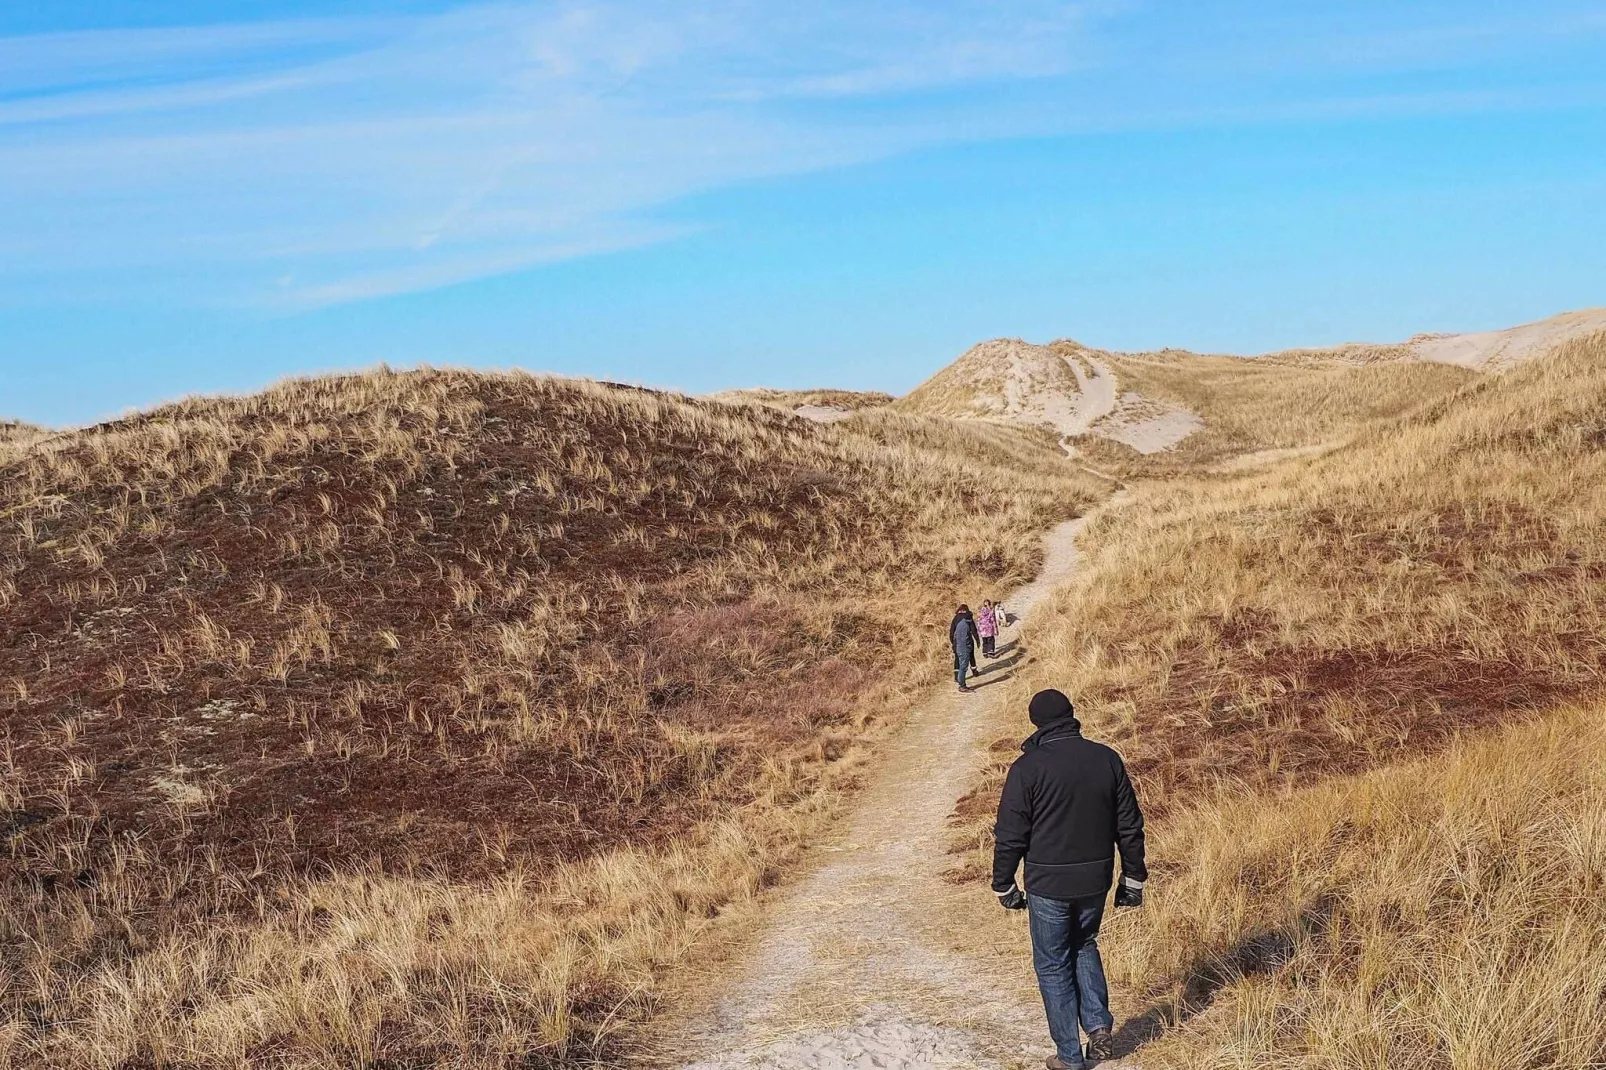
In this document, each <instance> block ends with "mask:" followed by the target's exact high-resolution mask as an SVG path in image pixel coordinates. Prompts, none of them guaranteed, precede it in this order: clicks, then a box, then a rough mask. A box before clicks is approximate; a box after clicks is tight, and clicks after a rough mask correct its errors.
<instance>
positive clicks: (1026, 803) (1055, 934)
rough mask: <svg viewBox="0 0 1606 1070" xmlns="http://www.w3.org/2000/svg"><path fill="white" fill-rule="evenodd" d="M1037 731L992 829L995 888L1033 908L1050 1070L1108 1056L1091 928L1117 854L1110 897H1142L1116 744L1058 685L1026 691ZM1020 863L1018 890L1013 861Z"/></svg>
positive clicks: (1128, 787)
mask: <svg viewBox="0 0 1606 1070" xmlns="http://www.w3.org/2000/svg"><path fill="white" fill-rule="evenodd" d="M1030 709H1031V718H1032V724H1034V725H1036V726H1037V731H1036V732H1034V733H1032V735H1031V736H1030V737H1029V738H1028V739H1027V740H1026V742H1025V743H1024V744H1022V746H1021V751H1022V752H1023V753H1022V754H1021V756H1020V757H1019V758H1016V759H1015V764H1014V765H1012V766H1010V767H1009V776H1008V778H1007V779H1006V780H1005V781H1004V792H1003V796H1002V797H1001V798H1000V799H999V801H998V824H997V825H996V826H995V828H994V830H993V831H994V836H995V839H996V845H995V846H994V848H993V891H994V892H995V893H997V895H998V900H999V902H1000V903H1001V904H1002V905H1003V906H1004V907H1005V909H1008V910H1023V909H1027V908H1030V910H1031V923H1030V927H1031V933H1032V965H1033V966H1034V967H1035V968H1036V970H1037V986H1038V988H1039V990H1041V992H1042V994H1043V1009H1044V1010H1045V1011H1046V1012H1047V1013H1048V1031H1049V1035H1050V1036H1052V1037H1053V1038H1054V1047H1055V1055H1054V1056H1053V1057H1051V1058H1050V1059H1049V1060H1048V1066H1049V1070H1066V1068H1069V1070H1077V1068H1079V1067H1082V1066H1085V1065H1086V1063H1085V1062H1084V1060H1083V1055H1082V1043H1081V1035H1080V1034H1079V1033H1078V1032H1077V1026H1078V1025H1079V1024H1080V1026H1081V1027H1082V1028H1083V1029H1085V1030H1086V1031H1087V1058H1088V1059H1092V1060H1095V1061H1096V1060H1100V1059H1108V1058H1110V1057H1111V1056H1112V1055H1113V1050H1112V1047H1113V1044H1112V1038H1111V1034H1110V1029H1111V1028H1112V1027H1113V1026H1114V1025H1115V1019H1114V1018H1112V1017H1111V1016H1110V993H1109V986H1108V985H1107V984H1106V983H1105V980H1104V962H1103V960H1102V959H1100V958H1099V948H1098V943H1097V937H1098V933H1099V923H1100V922H1101V921H1102V920H1103V918H1104V895H1105V893H1106V892H1108V891H1109V890H1110V883H1111V880H1112V878H1113V877H1114V875H1115V855H1116V853H1117V851H1119V853H1120V855H1121V885H1120V887H1119V888H1117V889H1116V892H1115V905H1116V906H1118V907H1135V906H1142V905H1143V882H1144V880H1146V879H1147V878H1148V870H1147V869H1146V868H1145V867H1144V864H1143V811H1142V810H1140V809H1139V808H1138V797H1137V795H1136V793H1134V792H1133V790H1132V781H1131V780H1129V779H1128V778H1127V775H1126V766H1125V765H1124V764H1123V763H1122V762H1121V757H1120V755H1118V754H1116V753H1115V752H1114V751H1113V750H1111V749H1110V748H1109V747H1106V746H1104V745H1103V744H1102V743H1094V742H1093V741H1092V740H1088V739H1083V738H1082V725H1081V722H1079V721H1077V719H1076V711H1075V710H1074V709H1073V708H1072V706H1071V700H1070V699H1068V698H1066V697H1065V696H1064V695H1063V694H1061V693H1060V692H1058V691H1039V692H1038V693H1037V694H1036V695H1034V696H1032V702H1031V708H1030ZM1023 859H1024V860H1025V862H1026V892H1025V894H1022V893H1021V890H1020V889H1019V888H1018V887H1017V886H1016V884H1015V870H1016V868H1017V867H1019V866H1020V864H1021V861H1022V860H1023Z"/></svg>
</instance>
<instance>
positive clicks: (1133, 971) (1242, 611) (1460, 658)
mask: <svg viewBox="0 0 1606 1070" xmlns="http://www.w3.org/2000/svg"><path fill="white" fill-rule="evenodd" d="M1380 372H1381V373H1385V374H1386V375H1388V376H1389V377H1390V378H1387V379H1379V378H1376V377H1375V376H1376V375H1377V373H1380ZM1348 374H1351V375H1356V376H1369V377H1371V378H1369V379H1359V378H1357V379H1354V380H1351V382H1350V384H1349V385H1348V386H1345V387H1343V389H1344V390H1346V391H1350V392H1351V394H1352V395H1353V394H1354V392H1355V388H1356V387H1357V385H1358V384H1363V383H1370V384H1371V385H1370V386H1367V387H1366V389H1368V390H1370V389H1373V388H1378V389H1384V390H1393V391H1406V390H1407V389H1408V388H1410V387H1411V386H1412V384H1413V383H1415V384H1416V385H1417V386H1420V385H1421V384H1420V383H1416V381H1415V380H1413V379H1412V378H1411V376H1410V375H1408V374H1406V370H1405V369H1387V368H1366V369H1361V370H1359V371H1352V372H1350V373H1348ZM1202 397H1203V395H1201V398H1202ZM1419 397H1420V395H1419V394H1418V395H1415V396H1414V397H1409V396H1408V397H1402V398H1401V399H1400V401H1399V403H1398V404H1399V406H1400V408H1401V409H1404V410H1406V411H1407V415H1404V416H1401V417H1399V418H1396V419H1394V420H1386V419H1382V418H1381V415H1374V416H1367V418H1366V419H1365V420H1363V421H1362V422H1361V425H1360V430H1359V432H1358V434H1357V435H1356V437H1355V438H1354V440H1353V441H1351V442H1350V443H1349V444H1348V445H1345V446H1342V447H1341V448H1336V449H1333V450H1331V451H1329V452H1325V453H1323V454H1322V455H1320V456H1317V457H1309V458H1305V459H1296V460H1292V461H1288V462H1286V463H1283V464H1281V465H1277V466H1274V467H1271V468H1267V469H1264V470H1261V471H1259V472H1257V473H1255V474H1250V475H1239V476H1224V475H1215V476H1199V477H1194V478H1179V479H1176V480H1174V481H1172V482H1169V483H1167V484H1165V485H1158V486H1157V485H1150V486H1149V487H1147V488H1145V489H1144V491H1143V492H1141V493H1139V494H1138V495H1136V496H1135V497H1134V499H1133V501H1132V503H1131V504H1130V505H1129V506H1127V507H1125V508H1121V509H1119V510H1117V511H1114V512H1111V513H1107V514H1105V515H1104V516H1103V517H1101V518H1100V520H1099V521H1098V522H1097V523H1096V524H1095V525H1094V527H1093V529H1092V530H1091V531H1090V533H1089V535H1090V537H1089V539H1088V542H1087V545H1088V547H1089V549H1090V551H1091V560H1090V568H1089V571H1088V576H1089V579H1088V582H1086V583H1085V584H1083V585H1080V586H1078V587H1076V588H1074V589H1072V590H1067V591H1064V592H1061V594H1060V595H1059V597H1058V599H1057V601H1056V602H1055V604H1054V605H1053V606H1052V608H1051V609H1050V611H1049V612H1048V614H1047V615H1046V616H1045V617H1044V618H1040V619H1043V620H1046V623H1044V624H1040V625H1038V626H1037V627H1036V628H1035V629H1034V631H1033V634H1032V635H1031V636H1030V637H1029V638H1030V642H1031V643H1032V645H1033V649H1034V653H1035V654H1037V655H1038V658H1037V661H1036V663H1035V665H1033V666H1031V667H1029V668H1028V669H1027V671H1026V672H1024V673H1023V674H1022V675H1021V677H1020V678H1019V679H1018V680H1017V681H1016V683H1015V685H1014V688H1015V690H1014V692H1013V693H1012V695H1011V696H1010V703H1011V705H1012V706H1013V707H1014V708H1016V709H1022V708H1024V705H1025V701H1026V698H1027V697H1028V696H1029V694H1030V693H1031V692H1032V691H1033V690H1035V689H1036V688H1039V687H1044V686H1058V687H1061V688H1063V689H1064V690H1066V691H1067V692H1068V693H1069V694H1071V695H1072V696H1074V697H1075V698H1076V699H1077V700H1078V703H1079V706H1080V708H1081V710H1082V712H1083V714H1084V720H1085V721H1086V722H1087V723H1088V726H1089V732H1090V734H1092V735H1094V736H1095V737H1096V738H1100V739H1104V740H1106V741H1108V742H1111V743H1112V744H1114V745H1115V746H1116V747H1117V748H1119V749H1120V750H1121V751H1122V752H1123V754H1124V755H1125V757H1126V759H1127V761H1128V763H1129V765H1130V767H1131V768H1132V770H1133V772H1134V774H1135V776H1136V778H1137V780H1138V782H1139V790H1140V794H1141V795H1142V797H1143V800H1144V802H1145V804H1146V807H1147V809H1148V810H1149V812H1150V814H1151V816H1153V817H1155V818H1157V819H1158V821H1157V822H1156V828H1155V855H1156V858H1157V860H1158V862H1157V865H1156V867H1155V870H1156V874H1157V878H1158V879H1157V880H1156V881H1155V887H1154V893H1153V895H1152V897H1151V899H1152V903H1151V904H1150V906H1148V907H1146V908H1145V910H1144V911H1143V912H1142V913H1141V914H1139V915H1138V916H1136V917H1132V918H1125V919H1122V920H1121V921H1119V922H1118V924H1117V925H1116V927H1114V928H1112V931H1111V935H1110V939H1109V940H1108V942H1107V953H1108V954H1110V955H1111V956H1112V960H1113V961H1114V962H1115V963H1116V964H1117V965H1116V970H1117V973H1118V974H1119V975H1120V976H1121V977H1122V978H1123V980H1124V982H1125V984H1126V985H1127V986H1129V990H1131V989H1132V988H1135V989H1137V990H1138V991H1140V992H1143V993H1146V994H1147V995H1148V996H1149V997H1151V998H1152V999H1153V1000H1154V1001H1155V1002H1156V1007H1155V1009H1154V1011H1153V1012H1152V1015H1151V1016H1150V1018H1149V1023H1150V1024H1151V1025H1157V1024H1163V1023H1165V1022H1171V1021H1185V1022H1186V1025H1185V1026H1184V1027H1183V1028H1181V1029H1178V1030H1172V1031H1171V1032H1170V1033H1168V1034H1167V1035H1166V1038H1165V1039H1164V1040H1163V1041H1160V1042H1157V1043H1155V1044H1154V1045H1153V1046H1152V1047H1150V1048H1146V1049H1145V1054H1144V1055H1143V1058H1144V1060H1145V1065H1149V1064H1150V1062H1158V1063H1159V1064H1160V1065H1175V1066H1187V1067H1194V1066H1248V1065H1254V1066H1283V1065H1286V1066H1294V1065H1299V1066H1308V1065H1321V1066H1384V1065H1389V1066H1396V1065H1398V1066H1424V1067H1429V1066H1431V1067H1470V1066H1483V1065H1493V1064H1499V1065H1518V1066H1534V1067H1539V1066H1543V1067H1552V1066H1553V1067H1578V1066H1586V1065H1597V1064H1598V1063H1599V1062H1600V1060H1601V1059H1602V1058H1603V1057H1606V1025H1603V1024H1602V1023H1603V1022H1606V958H1602V951H1601V949H1602V948H1603V947H1606V915H1603V914H1602V913H1601V908H1600V902H1601V899H1600V889H1601V883H1600V882H1601V880H1602V872H1603V871H1602V868H1601V867H1602V862H1603V856H1602V853H1601V852H1602V851H1603V850H1606V839H1603V836H1602V833H1601V830H1602V828H1603V827H1606V825H1603V823H1602V819H1603V811H1602V806H1603V804H1606V780H1603V779H1602V770H1603V769H1606V735H1603V734H1602V731H1601V728H1600V723H1601V722H1600V710H1601V707H1600V705H1599V703H1600V700H1601V697H1602V696H1603V695H1606V644H1603V643H1602V640H1601V636H1602V635H1606V491H1603V490H1602V488H1603V487H1606V336H1596V337H1593V338H1590V339H1585V340H1581V341H1578V342H1574V343H1570V344H1568V345H1566V346H1564V347H1562V348H1561V349H1559V350H1558V351H1556V352H1555V353H1553V354H1551V355H1550V356H1548V357H1546V358H1543V359H1540V360H1537V361H1535V362H1533V363H1531V364H1529V365H1527V366H1525V367H1524V368H1522V369H1520V370H1517V371H1513V372H1510V373H1506V374H1503V375H1499V376H1487V377H1480V378H1478V379H1476V380H1475V381H1473V382H1471V383H1470V384H1469V385H1467V386H1464V387H1462V388H1461V389H1459V390H1455V391H1452V392H1450V393H1448V394H1445V395H1443V396H1441V397H1439V398H1438V400H1434V401H1431V402H1430V403H1429V404H1428V405H1427V406H1426V407H1425V408H1420V407H1418V408H1417V409H1416V411H1410V408H1411V405H1412V403H1413V401H1417V399H1418V398H1419ZM1289 408H1290V412H1291V413H1296V414H1297V411H1298V410H1297V407H1295V406H1290V407H1289ZM1257 410H1258V405H1257V403H1256V402H1255V401H1254V397H1253V394H1250V395H1249V400H1248V402H1247V404H1246V407H1245V411H1244V415H1243V419H1244V421H1245V422H1246V423H1252V424H1255V425H1258V426H1261V427H1265V426H1266V425H1267V422H1268V421H1267V420H1266V418H1265V417H1264V415H1262V414H1260V413H1259V412H1258V411H1257ZM1355 411H1359V412H1362V413H1373V414H1380V413H1382V412H1384V411H1386V406H1383V407H1380V406H1378V405H1377V404H1375V403H1374V402H1371V401H1365V400H1364V399H1363V403H1361V404H1360V405H1358V406H1357V407H1356V410H1355ZM1327 433H1330V429H1329V428H1327V427H1323V426H1320V424H1319V422H1318V424H1317V425H1316V426H1313V427H1312V429H1311V431H1310V432H1309V435H1311V436H1320V435H1324V434H1327ZM1293 438H1294V436H1290V437H1289V439H1285V441H1289V440H1291V439H1293ZM1262 441H1266V440H1265V439H1262ZM1015 743H1016V737H1015V736H1011V737H1009V738H1005V739H1001V740H1000V741H999V744H998V746H997V748H996V751H997V755H998V759H997V761H996V762H995V763H994V765H993V766H992V767H991V768H990V769H989V770H988V772H987V774H986V775H985V776H984V777H983V779H982V780H981V781H980V782H979V783H978V789H977V791H976V792H975V793H974V794H973V795H972V796H970V797H969V798H967V800H966V801H965V802H964V803H963V804H962V805H961V807H960V812H959V814H958V815H956V828H955V840H954V844H953V849H954V850H955V852H956V864H957V868H956V870H955V876H956V878H957V879H970V878H975V877H979V876H980V874H981V873H982V872H984V869H985V864H986V854H987V849H988V828H989V826H990V819H991V805H992V802H993V800H994V798H995V797H996V790H997V786H998V783H999V780H1000V779H1001V773H1002V770H1003V768H1004V767H1005V765H1006V764H1007V762H1008V760H1009V759H1010V758H1011V757H1012V756H1013V753H1014V747H1015ZM1413 761H1414V763H1415V764H1410V763H1412V762H1413ZM1402 763H1406V764H1402Z"/></svg>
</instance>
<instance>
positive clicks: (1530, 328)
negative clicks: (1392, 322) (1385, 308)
mask: <svg viewBox="0 0 1606 1070" xmlns="http://www.w3.org/2000/svg"><path fill="white" fill-rule="evenodd" d="M1596 331H1606V308H1586V309H1580V310H1579V311H1577V312H1563V313H1562V314H1561V315H1559V316H1552V317H1550V318H1549V319H1547V320H1540V321H1539V322H1537V323H1525V324H1523V325H1521V326H1520V327H1508V328H1506V329H1505V330H1503V331H1480V332H1477V333H1473V334H1419V335H1417V336H1416V337H1415V338H1412V339H1411V340H1410V341H1409V342H1406V343H1405V345H1406V348H1408V349H1410V350H1411V351H1412V352H1413V353H1414V355H1415V356H1416V358H1417V359H1418V360H1431V361H1438V362H1440V363H1443V364H1459V365H1461V366H1462V367H1463V368H1478V369H1485V370H1497V369H1501V368H1509V367H1511V366H1512V365H1514V364H1520V363H1522V362H1523V361H1526V360H1530V359H1532V358H1533V357H1537V356H1539V355H1541V354H1543V353H1546V352H1549V351H1550V350H1552V349H1554V348H1555V347H1556V346H1558V345H1560V344H1561V343H1563V342H1566V341H1569V340H1570V339H1573V338H1577V337H1579V336H1581V335H1586V334H1593V333H1594V332H1596Z"/></svg>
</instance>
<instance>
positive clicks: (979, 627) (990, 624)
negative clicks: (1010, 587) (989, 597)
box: [976, 602, 998, 658]
mask: <svg viewBox="0 0 1606 1070" xmlns="http://www.w3.org/2000/svg"><path fill="white" fill-rule="evenodd" d="M976 634H978V635H980V636H981V654H982V657H984V658H991V657H995V656H996V655H995V653H994V651H993V644H994V643H996V642H997V641H998V615H997V614H996V613H994V612H993V604H992V603H991V602H983V603H982V604H981V612H980V613H978V614H976Z"/></svg>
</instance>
